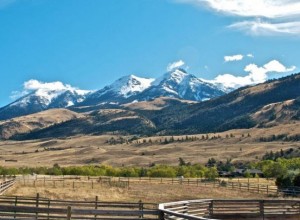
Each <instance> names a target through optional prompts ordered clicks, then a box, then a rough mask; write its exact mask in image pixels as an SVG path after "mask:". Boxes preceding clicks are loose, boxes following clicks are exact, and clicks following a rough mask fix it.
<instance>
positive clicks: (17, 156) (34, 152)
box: [0, 122, 300, 167]
mask: <svg viewBox="0 0 300 220" xmlns="http://www.w3.org/2000/svg"><path fill="white" fill-rule="evenodd" d="M299 133H300V123H299V122H294V123H291V124H282V125H278V126H274V127H271V128H252V129H235V130H229V131H226V132H220V133H208V134H197V135H188V138H189V139H190V138H193V139H197V140H187V141H185V140H186V138H187V136H186V135H184V136H173V137H172V136H153V137H140V138H137V139H136V140H133V141H131V143H130V142H128V143H126V142H125V143H123V144H120V143H117V144H111V143H108V141H109V140H112V139H113V140H118V139H119V138H120V137H122V138H124V139H131V138H132V137H133V136H121V135H113V134H110V135H78V136H74V137H68V138H58V139H38V140H27V141H12V140H6V141H1V142H0V152H1V154H0V165H1V166H6V167H24V166H29V167H39V166H47V167H52V166H53V165H54V164H59V165H60V166H74V165H89V164H90V165H97V164H107V165H112V166H119V167H120V166H140V167H148V166H150V165H151V164H169V165H178V158H180V157H181V158H183V159H184V160H185V161H187V162H191V163H192V164H194V163H201V164H205V163H206V162H207V161H208V159H210V158H215V159H217V160H221V161H226V159H232V161H233V162H240V161H242V162H247V161H258V160H260V159H261V158H262V156H263V155H264V154H265V153H266V152H270V151H273V152H276V151H280V150H281V149H282V150H288V149H290V148H293V149H294V150H295V151H297V150H298V149H299V148H300V143H299V141H282V140H281V141H280V140H274V141H271V142H270V141H269V142H268V141H261V140H260V139H261V138H268V137H272V136H273V135H275V136H278V135H282V134H285V135H287V136H294V135H297V134H299ZM217 137H218V138H217ZM170 138H174V140H175V141H174V142H172V143H164V141H165V140H169V139H170ZM206 138H208V139H207V140H206ZM178 139H179V141H178ZM182 140H183V141H182Z"/></svg>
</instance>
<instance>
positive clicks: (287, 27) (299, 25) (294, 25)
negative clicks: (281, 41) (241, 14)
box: [228, 19, 300, 36]
mask: <svg viewBox="0 0 300 220" xmlns="http://www.w3.org/2000/svg"><path fill="white" fill-rule="evenodd" d="M228 28H232V29H236V30H240V31H244V32H246V33H248V34H250V35H264V36H268V35H285V34H288V35H299V34H300V21H294V22H281V23H271V22H266V21H262V20H261V19H256V20H253V21H241V22H237V23H234V24H231V25H229V26H228Z"/></svg>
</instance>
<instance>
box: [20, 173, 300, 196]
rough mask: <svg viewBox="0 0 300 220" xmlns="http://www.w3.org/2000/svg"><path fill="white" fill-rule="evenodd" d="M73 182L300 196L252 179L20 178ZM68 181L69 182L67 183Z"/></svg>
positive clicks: (299, 190) (32, 182)
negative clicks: (224, 189)
mask: <svg viewBox="0 0 300 220" xmlns="http://www.w3.org/2000/svg"><path fill="white" fill-rule="evenodd" d="M70 180H71V181H73V183H72V187H73V188H76V186H77V187H79V186H82V185H84V184H86V185H90V186H91V188H93V187H95V186H96V185H97V184H100V185H102V184H107V185H109V186H117V187H123V188H125V187H129V186H130V184H132V183H151V184H170V185H172V184H181V185H190V186H201V187H226V188H227V189H231V190H239V191H247V192H251V193H259V194H266V195H274V196H296V197H297V196H300V188H293V189H289V190H287V189H278V187H277V186H276V185H275V184H274V183H273V184H272V182H271V181H266V180H260V182H262V183H259V182H254V181H253V180H252V179H251V178H250V179H248V178H244V179H223V178H220V179H216V180H214V181H208V180H206V179H200V178H153V177H107V176H100V177H88V176H86V177H83V176H36V177H34V178H27V177H20V178H19V181H21V182H23V184H24V185H37V184H40V185H41V184H44V185H47V184H48V185H53V186H54V187H55V186H57V185H59V184H60V186H62V187H65V186H66V185H68V184H70ZM67 181H68V182H67Z"/></svg>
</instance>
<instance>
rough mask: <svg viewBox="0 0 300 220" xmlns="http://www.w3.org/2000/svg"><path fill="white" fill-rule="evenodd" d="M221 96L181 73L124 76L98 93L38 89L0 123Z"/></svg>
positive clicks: (1, 114)
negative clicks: (61, 111) (59, 111)
mask: <svg viewBox="0 0 300 220" xmlns="http://www.w3.org/2000/svg"><path fill="white" fill-rule="evenodd" d="M224 94H225V92H224V91H222V90H221V89H220V88H218V87H217V86H215V85H213V84H212V83H208V82H204V81H203V80H201V79H199V78H197V77H196V76H194V75H192V74H188V73H187V72H186V71H185V70H183V69H175V70H173V71H170V72H168V73H166V74H164V75H163V76H162V77H160V78H158V79H148V78H141V77H137V76H134V75H129V76H124V77H122V78H120V79H118V80H117V81H115V82H114V83H112V84H111V85H108V86H105V87H104V88H103V89H100V90H97V91H84V90H79V89H74V88H72V87H69V88H63V89H59V90H57V89H56V90H53V89H49V88H47V89H42V88H41V89H37V90H35V91H33V92H31V93H29V94H27V95H25V96H23V97H21V98H19V99H18V100H16V101H14V102H13V103H11V104H9V105H7V106H4V107H2V108H0V120H5V119H9V118H14V117H18V116H22V115H28V114H32V113H36V112H40V111H44V110H47V109H53V108H71V109H73V110H74V109H76V108H77V109H80V108H81V109H82V107H83V106H92V107H93V108H96V109H99V108H111V107H113V106H114V107H116V106H119V105H121V104H126V103H132V102H140V101H148V100H153V99H155V98H158V97H162V96H166V97H173V98H179V99H185V100H193V101H204V100H208V99H211V98H215V97H218V96H221V95H224Z"/></svg>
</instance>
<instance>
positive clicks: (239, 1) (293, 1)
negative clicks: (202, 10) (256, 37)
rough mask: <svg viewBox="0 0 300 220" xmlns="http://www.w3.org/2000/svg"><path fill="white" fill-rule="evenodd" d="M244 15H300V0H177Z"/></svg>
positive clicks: (277, 16) (268, 16) (276, 16)
mask: <svg viewBox="0 0 300 220" xmlns="http://www.w3.org/2000/svg"><path fill="white" fill-rule="evenodd" d="M177 2H182V3H190V4H194V5H196V6H200V7H203V6H206V7H209V8H210V9H213V10H215V11H217V12H221V13H224V14H228V15H236V16H242V17H266V18H284V17H291V16H299V15H300V2H299V1H298V0H251V1H250V0H248V1H247V0H230V1H228V0H177Z"/></svg>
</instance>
